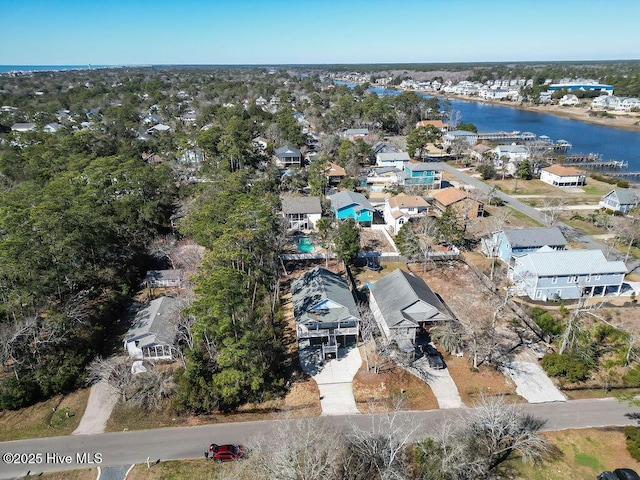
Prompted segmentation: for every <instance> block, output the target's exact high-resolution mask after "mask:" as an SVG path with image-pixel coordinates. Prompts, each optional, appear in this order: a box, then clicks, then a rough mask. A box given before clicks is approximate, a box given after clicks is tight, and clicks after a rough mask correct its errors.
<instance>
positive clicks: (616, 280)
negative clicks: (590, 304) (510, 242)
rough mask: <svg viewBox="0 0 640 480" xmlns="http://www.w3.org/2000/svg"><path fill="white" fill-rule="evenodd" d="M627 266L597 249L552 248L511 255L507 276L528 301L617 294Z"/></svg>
mask: <svg viewBox="0 0 640 480" xmlns="http://www.w3.org/2000/svg"><path fill="white" fill-rule="evenodd" d="M626 273H627V267H626V266H625V264H624V262H622V261H609V260H607V259H606V258H605V256H604V254H603V253H602V252H601V251H600V250H552V249H551V248H549V247H543V248H541V249H540V250H538V251H537V252H532V253H527V254H524V255H520V256H514V257H513V261H512V265H511V266H510V267H509V278H510V279H511V280H512V281H513V283H514V284H515V285H516V288H517V289H518V291H519V292H520V293H521V294H523V295H528V296H529V298H531V299H532V300H543V301H547V300H559V299H563V298H564V299H575V298H580V297H584V296H588V297H593V296H600V297H603V296H605V295H618V294H619V293H620V289H621V288H622V281H623V280H624V276H625V274H626Z"/></svg>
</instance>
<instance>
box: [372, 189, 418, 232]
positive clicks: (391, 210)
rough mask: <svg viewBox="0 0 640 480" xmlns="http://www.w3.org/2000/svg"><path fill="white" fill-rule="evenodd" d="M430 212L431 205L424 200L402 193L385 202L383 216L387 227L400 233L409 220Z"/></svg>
mask: <svg viewBox="0 0 640 480" xmlns="http://www.w3.org/2000/svg"><path fill="white" fill-rule="evenodd" d="M428 211H429V203H428V202H427V201H426V200H425V199H424V198H422V197H419V196H417V195H407V194H406V193H400V194H398V195H396V196H394V197H391V198H388V199H387V200H386V201H385V203H384V209H383V216H384V221H385V223H386V224H387V226H389V227H390V228H391V230H393V232H395V233H398V231H399V230H400V228H401V227H402V225H404V224H405V223H407V222H408V221H409V219H411V218H414V217H421V216H423V215H425V214H426V213H427V212H428Z"/></svg>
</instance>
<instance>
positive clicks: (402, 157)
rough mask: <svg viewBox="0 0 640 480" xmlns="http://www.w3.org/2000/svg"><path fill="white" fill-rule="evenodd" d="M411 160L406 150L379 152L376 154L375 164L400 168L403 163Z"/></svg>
mask: <svg viewBox="0 0 640 480" xmlns="http://www.w3.org/2000/svg"><path fill="white" fill-rule="evenodd" d="M409 160H411V159H410V158H409V154H408V153H407V152H380V153H377V154H376V165H378V166H379V167H394V168H397V169H398V170H402V168H403V166H404V164H405V163H406V162H408V161H409Z"/></svg>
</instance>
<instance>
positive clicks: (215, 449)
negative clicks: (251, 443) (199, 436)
mask: <svg viewBox="0 0 640 480" xmlns="http://www.w3.org/2000/svg"><path fill="white" fill-rule="evenodd" d="M246 454H247V452H246V450H245V449H244V447H243V446H242V445H235V444H229V445H218V444H215V443H212V444H211V445H210V446H209V456H208V457H207V460H215V461H216V462H229V461H231V460H240V459H241V458H244V457H245V455H246Z"/></svg>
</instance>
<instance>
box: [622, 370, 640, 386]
mask: <svg viewBox="0 0 640 480" xmlns="http://www.w3.org/2000/svg"><path fill="white" fill-rule="evenodd" d="M622 381H623V382H624V385H625V386H626V387H640V365H634V366H633V367H631V368H630V369H629V370H628V371H627V373H625V374H624V375H623V376H622Z"/></svg>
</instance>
